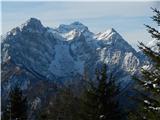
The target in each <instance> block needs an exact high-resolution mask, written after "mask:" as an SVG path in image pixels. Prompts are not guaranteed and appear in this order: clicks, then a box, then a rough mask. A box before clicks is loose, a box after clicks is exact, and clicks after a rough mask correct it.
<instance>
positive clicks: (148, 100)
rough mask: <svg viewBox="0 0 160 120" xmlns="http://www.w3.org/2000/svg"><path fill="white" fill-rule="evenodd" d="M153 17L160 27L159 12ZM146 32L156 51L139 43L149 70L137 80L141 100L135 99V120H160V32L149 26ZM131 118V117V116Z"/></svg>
mask: <svg viewBox="0 0 160 120" xmlns="http://www.w3.org/2000/svg"><path fill="white" fill-rule="evenodd" d="M152 10H153V12H154V13H155V15H154V16H153V17H152V20H153V21H154V22H156V24H157V26H158V27H159V26H160V11H158V10H157V9H153V8H152ZM145 26H146V27H147V30H148V32H149V33H150V34H151V36H152V38H153V39H155V40H157V44H156V46H155V47H157V50H158V51H154V50H152V49H151V48H149V47H147V46H146V45H144V44H143V43H140V45H139V48H140V49H141V50H142V51H143V53H144V54H145V55H147V56H148V58H149V59H150V61H151V62H150V64H151V65H150V68H148V69H143V68H142V71H141V77H140V78H137V77H136V80H137V82H138V91H140V95H141V98H139V99H137V100H138V101H139V103H140V105H139V107H138V110H137V113H136V116H134V119H135V120H142V119H144V120H159V119H160V32H159V31H158V30H157V29H155V28H153V27H151V26H149V25H145ZM132 116H133V115H132Z"/></svg>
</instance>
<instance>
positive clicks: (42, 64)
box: [1, 18, 143, 101]
mask: <svg viewBox="0 0 160 120" xmlns="http://www.w3.org/2000/svg"><path fill="white" fill-rule="evenodd" d="M1 39H2V42H1V51H2V56H1V62H2V96H3V97H5V96H7V95H6V94H7V93H8V92H7V91H8V90H9V88H10V87H12V86H14V85H15V83H16V82H17V81H19V82H20V83H21V86H22V88H23V89H24V90H29V91H30V92H31V94H32V98H33V101H34V100H35V98H34V96H36V95H35V94H38V93H34V92H33V93H32V91H34V90H35V89H36V90H40V91H41V89H40V88H41V87H42V86H43V89H47V88H46V87H47V86H45V84H46V85H48V82H51V83H54V82H56V83H58V84H67V83H70V82H73V83H77V84H79V81H78V80H80V79H82V77H83V75H84V73H87V75H88V77H90V78H93V77H94V73H95V69H96V68H97V67H99V66H100V65H101V64H102V63H106V64H107V66H108V68H109V72H113V73H114V74H115V75H116V76H117V82H118V83H121V87H122V88H126V87H128V86H129V83H130V82H131V81H130V77H131V75H133V74H135V73H136V72H138V69H139V68H140V66H141V64H142V63H143V60H142V58H140V57H139V56H140V55H139V53H137V52H136V51H135V49H134V48H132V47H131V45H129V43H128V42H127V41H125V40H124V39H123V37H122V36H121V35H120V34H119V33H118V32H117V31H116V30H115V29H113V28H111V29H109V30H106V31H104V32H100V33H98V34H95V33H93V32H91V31H90V30H89V29H88V27H87V26H85V25H83V24H82V23H80V22H74V23H71V24H70V25H63V24H62V25H60V26H59V27H58V28H50V27H44V26H43V25H42V23H41V22H40V20H38V19H36V18H30V19H29V20H27V22H25V23H24V24H22V25H21V26H19V27H16V28H13V29H12V30H11V31H9V32H8V33H7V34H6V35H3V36H2V37H1ZM42 84H43V85H42ZM38 86H40V88H39V89H37V87H38ZM79 86H80V84H79ZM44 94H45V93H44V92H42V91H41V92H39V96H41V97H44V96H45V95H46V94H45V95H44ZM3 99H5V98H3ZM36 99H37V98H36Z"/></svg>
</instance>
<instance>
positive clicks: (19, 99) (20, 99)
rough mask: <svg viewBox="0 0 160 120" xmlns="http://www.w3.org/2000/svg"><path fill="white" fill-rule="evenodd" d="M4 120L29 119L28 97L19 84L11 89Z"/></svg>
mask: <svg viewBox="0 0 160 120" xmlns="http://www.w3.org/2000/svg"><path fill="white" fill-rule="evenodd" d="M2 119H3V120H27V98H26V97H24V96H23V93H22V90H21V89H20V87H19V86H18V85H16V86H15V87H14V88H13V89H11V91H10V94H9V103H8V105H7V107H6V109H5V111H4V114H3V117H2Z"/></svg>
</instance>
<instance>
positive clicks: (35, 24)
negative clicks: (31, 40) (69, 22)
mask: <svg viewBox="0 0 160 120" xmlns="http://www.w3.org/2000/svg"><path fill="white" fill-rule="evenodd" d="M20 28H21V30H27V31H30V32H31V31H34V32H43V29H44V26H43V25H42V23H41V21H40V20H38V19H37V18H30V19H28V20H27V21H26V22H25V23H24V24H22V25H21V27H20Z"/></svg>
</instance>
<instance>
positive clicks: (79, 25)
mask: <svg viewBox="0 0 160 120" xmlns="http://www.w3.org/2000/svg"><path fill="white" fill-rule="evenodd" d="M74 29H76V30H77V31H78V32H86V31H88V27H87V26H85V25H83V24H82V23H80V22H73V23H71V24H70V25H65V24H61V25H60V26H59V27H58V31H59V32H63V33H66V32H70V31H72V30H74Z"/></svg>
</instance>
